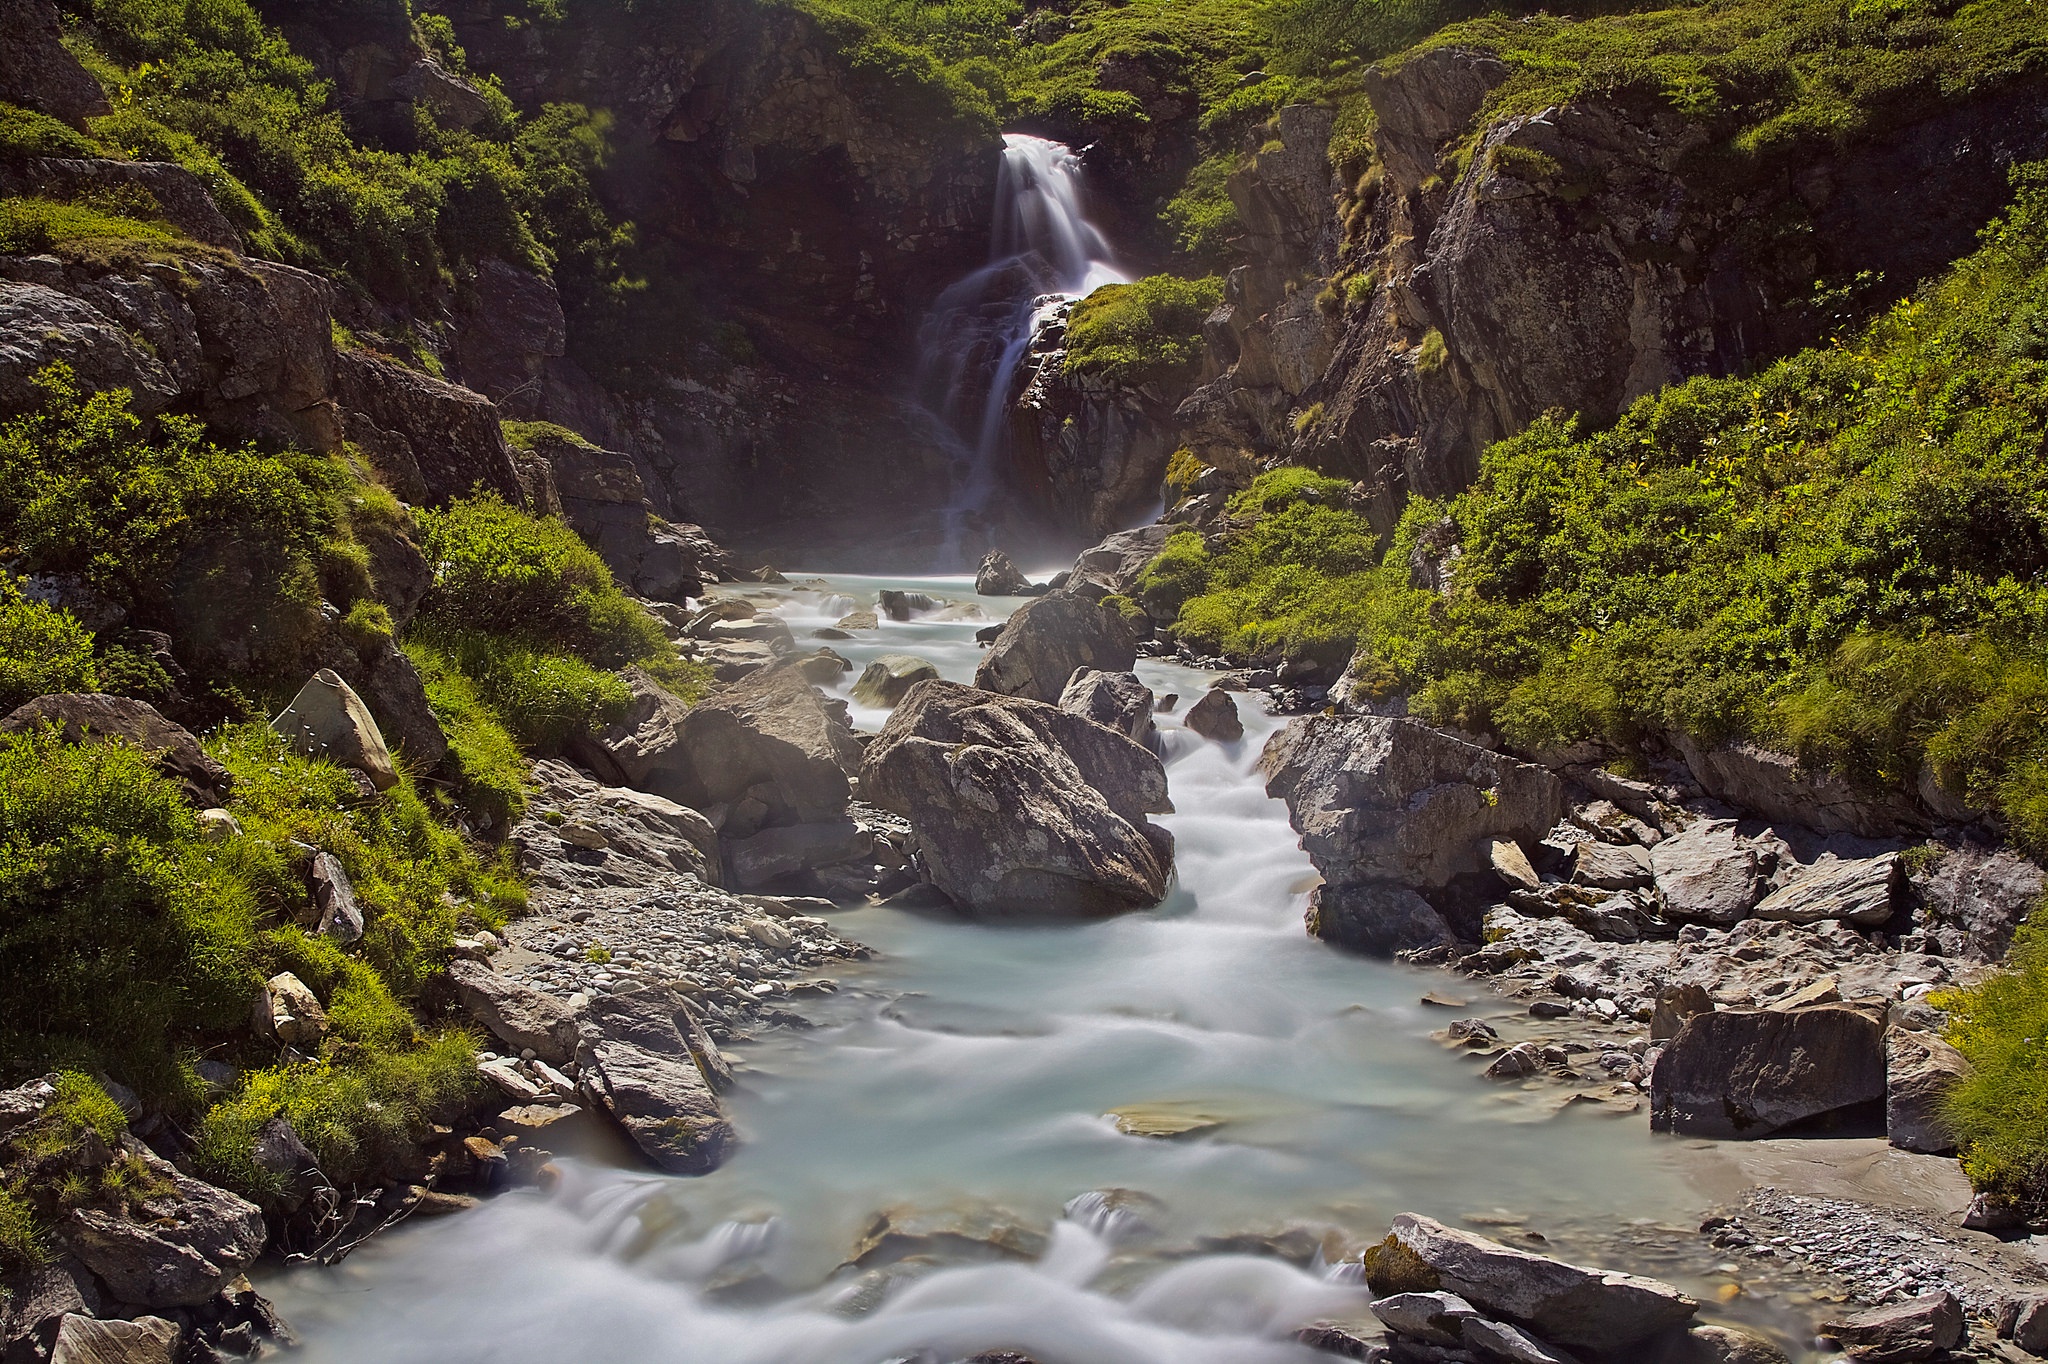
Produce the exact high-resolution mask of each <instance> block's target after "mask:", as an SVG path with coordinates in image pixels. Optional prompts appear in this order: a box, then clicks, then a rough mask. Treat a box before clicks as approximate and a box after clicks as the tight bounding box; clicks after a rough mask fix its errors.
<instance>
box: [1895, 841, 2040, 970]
mask: <svg viewBox="0 0 2048 1364" xmlns="http://www.w3.org/2000/svg"><path fill="white" fill-rule="evenodd" d="M1930 846H1931V847H1932V848H1934V849H1935V850H1936V851H1937V852H1939V854H1940V855H1939V856H1938V857H1937V858H1935V859H1934V863H1933V865H1932V866H1930V867H1924V868H1922V869H1921V870H1919V871H1916V872H1915V873H1913V875H1912V883H1913V891H1914V895H1913V899H1914V900H1915V901H1916V903H1917V913H1916V915H1915V927H1920V928H1923V929H1924V931H1925V932H1926V933H1927V936H1928V938H1929V939H1930V940H1931V941H1932V942H1933V943H1934V944H1935V948H1938V950H1939V953H1940V955H1941V956H1944V957H1960V958H1963V959H1964V960H1966V961H2000V960H2003V959H2004V957H2005V953H2006V949H2007V948H2009V947H2011V946H2012V935H2013V930H2014V929H2015V928H2017V927H2018V926H2019V925H2020V924H2021V923H2022V922H2023V921H2024V920H2025V919H2026V917H2027V915H2028V914H2029V913H2031V912H2032V911H2033V908H2034V906H2035V905H2037V904H2039V903H2040V901H2041V892H2042V890H2043V889H2044V888H2048V887H2044V877H2043V873H2042V870H2041V867H2040V865H2039V864H2038V863H2036V862H2034V861H2033V860H2032V859H2030V858H2028V857H2026V856H2024V855H2023V854H2021V853H2018V852H2015V851H2013V850H2012V849H2011V848H2003V847H2000V848H1986V847H1979V846H1975V845H1972V844H1967V843H1959V842H1950V843H1935V844H1932V845H1930ZM1930 950H1935V949H1930Z"/></svg>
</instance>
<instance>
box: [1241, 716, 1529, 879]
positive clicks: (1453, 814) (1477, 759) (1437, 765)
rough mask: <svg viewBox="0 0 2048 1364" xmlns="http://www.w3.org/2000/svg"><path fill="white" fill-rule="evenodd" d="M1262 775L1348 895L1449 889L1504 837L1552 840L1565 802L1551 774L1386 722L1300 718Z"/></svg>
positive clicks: (1420, 727)
mask: <svg viewBox="0 0 2048 1364" xmlns="http://www.w3.org/2000/svg"><path fill="white" fill-rule="evenodd" d="M1260 766H1261V768H1262V769H1263V770H1264V772H1265V774H1266V793H1267V794H1268V795H1272V796H1278V797H1280V798H1282V799H1284V800H1285V801H1286V802H1287V812H1288V817H1289V819H1290V820H1291V821H1292V823H1293V825H1294V828H1295V830H1296V831H1297V832H1298V833H1300V834H1301V843H1302V847H1304V848H1305V849H1307V850H1308V854H1309V857H1310V859H1311V860H1312V861H1314V862H1315V864H1316V868H1317V870H1319V871H1321V872H1322V874H1323V877H1324V879H1325V880H1326V881H1328V882H1329V883H1330V884H1332V885H1338V886H1355V885H1361V884H1364V883H1366V882H1371V881H1391V882H1395V883H1397V884H1400V885H1406V886H1410V887H1415V888H1421V889H1428V888H1432V887H1441V886H1444V885H1447V884H1448V883H1449V882H1450V880H1451V879H1452V878H1453V877H1455V876H1458V875H1460V874H1462V873H1465V872H1475V871H1479V870H1481V869H1482V868H1483V867H1484V866H1485V865H1486V858H1487V854H1488V852H1489V849H1490V846H1491V843H1492V841H1493V840H1494V839H1498V838H1506V839H1512V840H1514V841H1516V842H1522V843H1531V844H1533V843H1535V842H1536V841H1537V840H1539V839H1541V838H1542V837H1543V835H1544V834H1545V833H1547V832H1548V831H1549V830H1550V829H1551V827H1552V826H1553V825H1555V824H1556V823H1557V819H1558V814H1559V812H1560V811H1561V810H1562V808H1563V803H1564V792H1563V787H1562V786H1561V785H1560V784H1559V782H1558V779H1557V778H1556V777H1555V776H1553V775H1552V774H1551V773H1549V772H1547V771H1545V770H1544V769H1543V768H1540V767H1536V766H1534V765H1532V764H1529V763H1520V762H1516V761H1514V760H1513V759H1511V758H1505V757H1502V756H1501V755H1500V754H1498V753H1493V752H1489V751H1488V750H1486V749H1483V748H1480V747H1478V746H1477V745H1474V744H1468V743H1465V742H1463V741H1462V740H1458V739H1454V738H1452V737H1451V736H1449V735H1447V734H1443V733H1439V732H1438V731H1436V730H1433V729H1431V728H1429V727H1428V726H1427V725H1424V724H1421V723H1419V722H1418V721H1414V720H1405V719H1402V720H1394V719H1387V718H1384V717H1381V716H1375V715H1345V716H1334V715H1315V716H1308V717H1306V718H1303V719H1299V720H1296V721H1294V722H1293V723H1291V724H1290V725H1288V726H1287V728H1286V729H1283V730H1281V731H1280V732H1279V733H1278V734H1275V735H1274V736H1273V738H1272V739H1271V740H1270V741H1268V743H1267V744H1266V751H1265V753H1264V755H1263V756H1262V757H1261V758H1260Z"/></svg>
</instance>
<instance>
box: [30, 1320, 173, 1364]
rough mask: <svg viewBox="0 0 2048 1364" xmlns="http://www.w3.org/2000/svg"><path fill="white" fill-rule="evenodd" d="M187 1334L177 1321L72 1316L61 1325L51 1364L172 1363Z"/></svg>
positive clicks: (53, 1345) (51, 1355)
mask: <svg viewBox="0 0 2048 1364" xmlns="http://www.w3.org/2000/svg"><path fill="white" fill-rule="evenodd" d="M183 1335H184V1332H183V1331H181V1330H180V1329H179V1327H178V1324H177V1323H176V1322H174V1321H165V1320H164V1319H163V1318H162V1317H137V1318H135V1319H134V1320H133V1321H99V1320H96V1319H94V1318H92V1317H87V1316H79V1315H76V1314H74V1315H71V1316H67V1317H65V1318H64V1319H63V1321H62V1322H61V1323H60V1324H59V1325H58V1327H57V1338H56V1340H55V1341H54V1342H53V1343H52V1345H51V1348H50V1364H172V1361H173V1360H175V1359H176V1358H177V1353H178V1342H179V1340H180V1339H181V1338H182V1336H183Z"/></svg>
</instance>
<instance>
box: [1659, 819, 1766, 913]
mask: <svg viewBox="0 0 2048 1364" xmlns="http://www.w3.org/2000/svg"><path fill="white" fill-rule="evenodd" d="M1776 864H1777V859H1776V857H1775V856H1769V857H1766V856H1765V855H1764V854H1762V853H1760V852H1759V851H1758V849H1757V848H1756V847H1755V846H1754V845H1753V844H1751V843H1749V842H1748V841H1747V840H1745V839H1743V838H1742V837H1740V836H1739V835H1738V834H1737V833H1736V832H1735V821H1734V820H1732V819H1705V820H1701V821H1700V822H1699V823H1697V824H1694V825H1692V826H1691V827H1690V828H1688V829H1684V830H1682V831H1680V832H1679V833H1676V834H1673V835H1672V836H1671V837H1669V838H1667V839H1664V840H1663V841H1662V842H1660V843H1658V844H1657V846H1656V847H1654V848H1652V849H1650V868H1651V871H1652V873H1653V874H1654V875H1655V877H1656V882H1657V893H1658V894H1660V895H1662V896H1663V897H1664V910H1665V912H1666V913H1667V914H1669V915H1670V916H1671V917H1673V918H1675V919H1696V920H1699V921H1700V922H1702V923H1709V924H1732V923H1734V922H1736V921H1737V920H1739V919H1743V918H1746V917H1748V915H1749V912H1750V910H1752V909H1754V908H1755V907H1756V902H1757V901H1758V900H1761V899H1762V898H1763V896H1764V892H1765V891H1766V890H1767V889H1768V888H1769V884H1770V875H1771V872H1772V871H1773V870H1775V868H1776Z"/></svg>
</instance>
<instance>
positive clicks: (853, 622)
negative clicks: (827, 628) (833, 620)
mask: <svg viewBox="0 0 2048 1364" xmlns="http://www.w3.org/2000/svg"><path fill="white" fill-rule="evenodd" d="M839 628H840V629H842V630H879V629H881V628H882V622H881V621H880V620H878V619H876V617H875V613H874V612H872V611H849V612H847V613H846V614H845V615H843V616H841V617H840V618H839Z"/></svg>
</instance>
